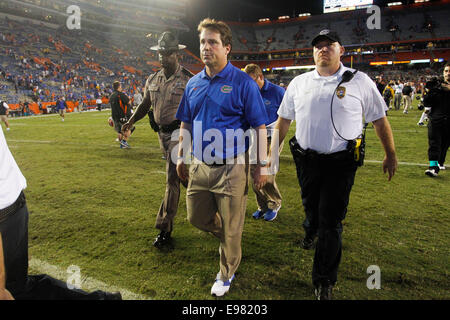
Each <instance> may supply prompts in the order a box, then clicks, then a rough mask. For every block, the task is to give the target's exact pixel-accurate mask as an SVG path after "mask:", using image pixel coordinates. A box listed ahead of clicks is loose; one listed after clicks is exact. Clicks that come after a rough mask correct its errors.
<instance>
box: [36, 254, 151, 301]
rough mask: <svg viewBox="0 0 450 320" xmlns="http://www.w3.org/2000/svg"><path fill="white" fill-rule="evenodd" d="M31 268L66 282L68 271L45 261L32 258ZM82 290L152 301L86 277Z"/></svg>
mask: <svg viewBox="0 0 450 320" xmlns="http://www.w3.org/2000/svg"><path fill="white" fill-rule="evenodd" d="M29 266H30V267H31V268H32V269H33V270H36V271H38V272H39V273H45V274H48V275H49V276H52V277H53V278H56V279H59V280H62V281H66V279H67V276H68V274H67V271H66V270H64V269H62V268H60V267H58V266H54V265H51V264H49V263H47V262H45V261H41V260H39V259H36V258H32V259H31V260H30V261H29ZM81 281H82V282H81V289H82V290H85V291H89V292H91V291H95V290H103V291H107V292H116V291H119V292H120V294H121V295H122V298H123V299H124V300H151V299H150V298H148V297H146V296H144V295H142V294H136V293H133V292H131V291H129V290H126V289H123V288H119V287H117V286H110V285H108V284H106V283H104V282H102V281H99V280H96V279H94V278H90V277H84V276H82V279H81Z"/></svg>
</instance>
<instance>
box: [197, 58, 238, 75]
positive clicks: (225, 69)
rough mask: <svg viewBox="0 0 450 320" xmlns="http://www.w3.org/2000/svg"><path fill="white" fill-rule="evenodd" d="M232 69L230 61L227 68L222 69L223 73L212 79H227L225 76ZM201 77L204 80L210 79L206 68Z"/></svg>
mask: <svg viewBox="0 0 450 320" xmlns="http://www.w3.org/2000/svg"><path fill="white" fill-rule="evenodd" d="M231 67H232V65H231V63H230V61H228V63H227V65H226V66H225V68H223V69H222V71H220V72H219V73H218V74H216V75H214V77H212V78H211V79H214V78H215V77H219V78H225V76H226V75H227V74H228V72H230V68H231ZM200 76H201V77H202V78H210V77H209V76H208V74H207V73H206V68H203V70H202V71H201V73H200Z"/></svg>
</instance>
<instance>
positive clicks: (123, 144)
mask: <svg viewBox="0 0 450 320" xmlns="http://www.w3.org/2000/svg"><path fill="white" fill-rule="evenodd" d="M128 148H130V145H129V144H128V142H126V141H125V140H122V141H120V149H128Z"/></svg>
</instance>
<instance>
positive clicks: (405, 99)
mask: <svg viewBox="0 0 450 320" xmlns="http://www.w3.org/2000/svg"><path fill="white" fill-rule="evenodd" d="M403 105H404V106H405V108H404V109H403V110H404V111H408V109H411V108H412V101H411V97H410V96H407V95H404V96H403Z"/></svg>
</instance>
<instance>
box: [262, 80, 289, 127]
mask: <svg viewBox="0 0 450 320" xmlns="http://www.w3.org/2000/svg"><path fill="white" fill-rule="evenodd" d="M284 92H285V90H284V88H282V87H280V86H277V85H276V84H273V83H272V82H270V81H268V80H266V79H264V85H263V86H262V88H261V96H262V98H263V101H264V105H265V106H266V112H267V117H268V118H269V121H268V122H266V125H269V124H271V123H273V122H275V121H277V119H278V108H279V107H280V104H281V101H282V100H283V96H284Z"/></svg>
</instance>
